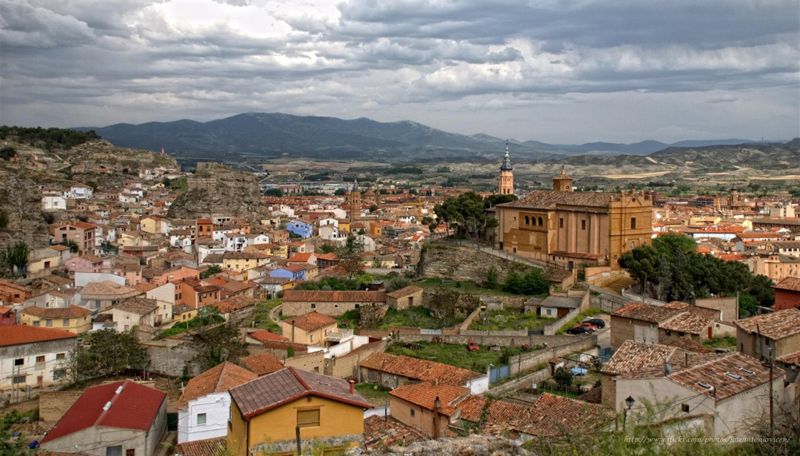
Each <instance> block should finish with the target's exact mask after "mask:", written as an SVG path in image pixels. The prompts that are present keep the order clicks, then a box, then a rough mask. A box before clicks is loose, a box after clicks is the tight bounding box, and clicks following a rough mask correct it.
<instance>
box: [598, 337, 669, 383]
mask: <svg viewBox="0 0 800 456" xmlns="http://www.w3.org/2000/svg"><path fill="white" fill-rule="evenodd" d="M679 352H680V350H679V349H678V348H677V347H668V346H666V345H659V344H646V343H643V342H635V341H633V340H626V341H625V342H623V344H622V346H620V347H619V348H618V349H617V351H616V352H615V353H614V356H612V357H611V359H610V360H608V362H607V363H606V364H605V365H604V366H603V370H602V372H603V373H604V374H610V375H616V374H624V373H626V372H633V371H637V370H639V369H642V368H643V367H651V366H660V365H663V364H664V360H665V359H666V360H669V359H670V358H672V357H673V356H674V355H675V354H676V353H679Z"/></svg>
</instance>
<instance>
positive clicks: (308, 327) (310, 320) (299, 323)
mask: <svg viewBox="0 0 800 456" xmlns="http://www.w3.org/2000/svg"><path fill="white" fill-rule="evenodd" d="M285 322H286V323H288V324H292V325H294V326H296V327H298V328H300V329H302V330H303V331H306V332H308V331H315V330H317V329H320V328H324V327H326V326H331V325H335V324H336V323H337V321H336V320H335V319H333V318H331V317H329V316H327V315H323V314H321V313H319V312H316V311H315V312H309V313H307V314H304V315H300V316H297V317H292V318H290V319H288V320H285Z"/></svg>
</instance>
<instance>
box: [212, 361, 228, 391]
mask: <svg viewBox="0 0 800 456" xmlns="http://www.w3.org/2000/svg"><path fill="white" fill-rule="evenodd" d="M226 367H228V361H225V362H223V363H222V369H220V370H219V375H218V376H217V383H216V384H214V392H215V393H217V392H218V391H217V389H218V388H219V386H220V384H221V383H222V378H223V377H224V376H225V368H226Z"/></svg>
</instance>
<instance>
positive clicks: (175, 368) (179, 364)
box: [144, 342, 200, 377]
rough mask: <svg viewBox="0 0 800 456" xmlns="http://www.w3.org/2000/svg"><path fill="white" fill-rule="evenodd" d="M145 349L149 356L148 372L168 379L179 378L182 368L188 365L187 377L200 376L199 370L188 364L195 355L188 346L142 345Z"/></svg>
mask: <svg viewBox="0 0 800 456" xmlns="http://www.w3.org/2000/svg"><path fill="white" fill-rule="evenodd" d="M144 345H145V346H146V347H147V354H148V355H150V367H149V368H148V370H149V371H151V372H155V373H157V374H161V375H168V376H170V377H180V376H182V375H183V373H184V371H183V368H184V366H186V365H187V363H188V364H189V372H188V373H189V375H190V376H192V377H193V376H195V375H198V374H200V369H198V368H197V367H196V366H195V365H193V364H192V363H190V360H191V359H192V358H194V356H195V355H196V354H197V353H196V352H195V351H194V350H192V349H191V348H190V347H189V346H187V345H183V344H179V345H174V346H173V345H172V344H157V343H155V342H154V343H151V344H144Z"/></svg>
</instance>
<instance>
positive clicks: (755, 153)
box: [551, 138, 800, 170]
mask: <svg viewBox="0 0 800 456" xmlns="http://www.w3.org/2000/svg"><path fill="white" fill-rule="evenodd" d="M686 142H689V141H686ZM551 162H552V163H561V164H569V165H573V166H600V165H604V166H618V167H623V166H631V165H632V166H639V167H642V168H647V167H653V166H658V165H670V166H678V167H681V166H691V167H695V168H713V169H716V170H719V169H730V168H732V167H747V168H756V169H773V170H781V169H783V170H786V169H792V168H796V169H798V168H800V138H795V139H793V140H791V141H789V142H787V143H784V144H781V143H772V144H760V143H747V144H736V145H713V146H703V147H668V148H666V149H663V150H659V151H657V152H654V153H651V154H648V155H646V156H642V155H616V156H594V155H580V156H574V157H569V158H564V159H554V160H551Z"/></svg>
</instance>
